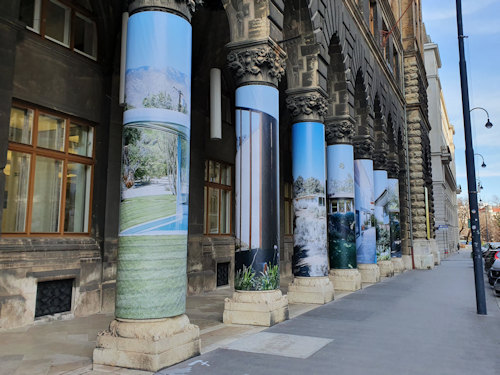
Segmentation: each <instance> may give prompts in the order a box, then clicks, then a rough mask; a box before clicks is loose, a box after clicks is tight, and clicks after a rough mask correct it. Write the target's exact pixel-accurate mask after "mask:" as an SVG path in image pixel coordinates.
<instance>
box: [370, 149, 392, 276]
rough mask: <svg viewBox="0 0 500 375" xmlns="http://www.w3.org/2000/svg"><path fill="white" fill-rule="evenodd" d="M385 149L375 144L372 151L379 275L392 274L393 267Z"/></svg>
mask: <svg viewBox="0 0 500 375" xmlns="http://www.w3.org/2000/svg"><path fill="white" fill-rule="evenodd" d="M386 161H387V150H386V149H385V147H384V145H381V144H377V147H376V150H375V151H374V153H373V168H374V170H373V186H374V192H375V196H374V198H375V200H374V203H375V231H376V239H377V240H376V241H377V264H378V266H379V268H380V276H382V277H392V276H394V268H393V266H392V262H391V247H390V225H389V224H390V223H389V213H388V210H387V204H388V189H387V187H388V183H387V171H386Z"/></svg>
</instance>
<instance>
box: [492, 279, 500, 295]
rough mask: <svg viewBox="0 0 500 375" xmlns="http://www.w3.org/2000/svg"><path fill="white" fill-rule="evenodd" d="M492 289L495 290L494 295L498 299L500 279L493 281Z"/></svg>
mask: <svg viewBox="0 0 500 375" xmlns="http://www.w3.org/2000/svg"><path fill="white" fill-rule="evenodd" d="M493 289H494V290H495V294H496V295H497V296H498V297H500V277H499V278H498V279H497V281H495V285H493Z"/></svg>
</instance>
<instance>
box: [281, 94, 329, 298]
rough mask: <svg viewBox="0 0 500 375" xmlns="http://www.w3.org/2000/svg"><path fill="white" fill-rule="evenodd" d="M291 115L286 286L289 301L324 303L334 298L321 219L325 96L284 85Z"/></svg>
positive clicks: (323, 191) (324, 166) (324, 231)
mask: <svg viewBox="0 0 500 375" xmlns="http://www.w3.org/2000/svg"><path fill="white" fill-rule="evenodd" d="M287 94H288V98H287V101H286V102H287V107H288V109H289V111H290V114H291V116H292V121H293V125H292V174H293V206H294V231H293V234H294V246H293V249H294V254H293V275H294V280H293V282H292V283H291V284H290V286H289V288H288V301H289V302H291V303H317V304H324V303H327V302H330V301H331V300H333V298H334V289H333V284H332V282H331V281H330V278H329V277H328V273H329V270H330V267H329V265H328V246H327V233H326V230H327V224H326V195H325V188H326V186H325V182H326V176H325V173H326V161H325V126H324V125H323V116H324V115H325V114H326V112H327V106H326V99H325V95H323V94H322V93H321V92H317V91H306V92H304V91H302V90H290V91H288V92H287Z"/></svg>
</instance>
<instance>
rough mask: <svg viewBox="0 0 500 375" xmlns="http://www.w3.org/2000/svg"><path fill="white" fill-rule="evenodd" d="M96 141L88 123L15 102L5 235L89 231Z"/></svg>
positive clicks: (5, 194)
mask: <svg viewBox="0 0 500 375" xmlns="http://www.w3.org/2000/svg"><path fill="white" fill-rule="evenodd" d="M94 137H95V132H94V128H93V127H92V126H91V125H90V124H88V123H86V122H84V121H81V120H78V119H76V118H73V117H70V116H68V115H64V114H61V113H58V112H53V111H48V110H44V109H41V108H37V107H34V106H30V105H23V104H18V103H14V104H13V106H12V108H11V114H10V126H9V148H8V151H7V165H6V166H5V169H4V173H5V176H6V181H5V191H4V206H3V214H2V234H4V235H16V236H19V235H27V236H30V235H36V236H40V235H61V236H62V235H69V234H71V235H74V234H89V233H90V219H91V207H92V205H91V202H92V179H93V170H94V163H95V158H94V144H95V141H94Z"/></svg>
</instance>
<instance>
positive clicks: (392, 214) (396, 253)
mask: <svg viewBox="0 0 500 375" xmlns="http://www.w3.org/2000/svg"><path fill="white" fill-rule="evenodd" d="M387 193H388V197H387V202H388V204H387V211H388V212H389V223H390V224H389V225H390V238H391V240H390V242H391V257H393V258H401V256H402V253H401V224H400V222H399V220H400V219H399V215H400V213H399V181H398V179H397V178H389V179H388V180H387Z"/></svg>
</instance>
